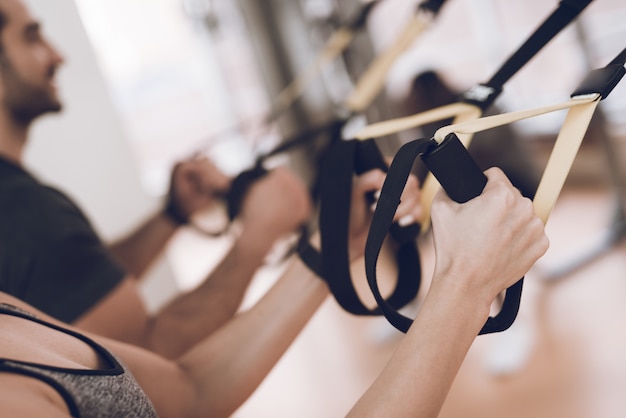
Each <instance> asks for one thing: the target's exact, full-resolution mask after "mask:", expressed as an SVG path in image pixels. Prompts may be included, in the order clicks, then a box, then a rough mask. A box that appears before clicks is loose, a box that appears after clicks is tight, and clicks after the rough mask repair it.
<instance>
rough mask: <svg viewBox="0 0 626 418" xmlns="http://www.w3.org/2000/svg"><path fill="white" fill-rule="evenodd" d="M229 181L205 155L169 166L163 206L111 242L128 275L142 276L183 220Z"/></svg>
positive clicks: (221, 191)
mask: <svg viewBox="0 0 626 418" xmlns="http://www.w3.org/2000/svg"><path fill="white" fill-rule="evenodd" d="M229 185H230V179H229V178H228V177H226V176H225V175H224V174H223V173H222V172H220V171H219V170H218V169H217V167H216V166H215V165H214V164H212V163H211V162H210V161H209V160H207V159H205V158H203V159H194V160H189V161H184V162H181V163H178V164H177V165H176V166H175V167H174V169H173V170H172V175H171V180H170V188H169V192H168V201H167V203H166V209H165V210H163V211H161V212H159V213H156V214H154V215H152V216H151V217H150V218H149V219H148V220H146V221H145V222H144V223H143V224H141V225H140V226H139V227H138V228H137V229H135V230H134V231H133V232H132V233H130V234H128V235H127V236H125V237H123V238H122V239H120V240H119V241H117V242H115V243H113V244H112V245H110V246H109V250H110V251H111V253H112V254H113V256H114V257H115V259H116V260H117V261H118V262H119V263H120V264H121V265H122V266H123V267H124V269H125V270H126V271H127V272H128V273H129V275H130V277H134V278H137V279H140V278H142V277H143V275H144V274H145V273H146V271H147V270H148V268H149V267H150V266H151V265H152V263H154V261H155V260H156V259H157V257H159V256H160V255H161V254H162V252H163V250H164V249H165V246H166V244H167V243H168V241H169V240H170V238H172V236H173V235H174V233H175V232H176V230H177V229H178V227H179V226H180V225H182V222H184V221H185V220H187V219H189V217H190V216H191V215H192V214H193V213H195V212H197V211H199V210H202V209H205V208H208V207H210V206H212V205H213V204H214V203H215V201H216V199H217V198H218V197H219V196H222V195H224V193H225V192H226V190H228V187H229ZM172 208H174V209H172Z"/></svg>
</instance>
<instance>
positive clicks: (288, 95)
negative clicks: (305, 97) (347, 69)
mask: <svg viewBox="0 0 626 418" xmlns="http://www.w3.org/2000/svg"><path fill="white" fill-rule="evenodd" d="M354 35H355V33H354V31H353V30H350V29H348V28H340V29H338V30H337V31H336V32H334V33H333V35H332V36H331V37H330V39H329V40H328V42H327V43H326V46H325V47H324V48H323V49H322V50H321V51H320V53H319V54H318V55H317V57H316V59H315V62H314V63H313V64H312V65H310V66H309V67H308V68H307V69H305V70H304V72H302V73H301V74H300V75H299V76H297V77H296V78H295V79H294V80H293V81H292V82H291V83H289V84H288V85H287V87H285V88H284V89H283V90H282V91H281V92H280V93H278V95H277V96H276V98H275V99H274V104H273V106H272V109H273V112H272V113H273V114H280V113H282V112H283V111H284V110H285V109H287V108H288V107H289V106H291V105H292V104H293V102H294V101H295V100H296V99H297V98H298V97H300V95H302V92H303V91H304V90H305V89H306V87H307V86H308V85H309V84H310V83H311V82H312V81H313V80H314V79H315V78H317V76H318V75H319V73H320V72H321V71H322V69H323V68H324V67H325V66H326V65H327V64H328V63H329V62H331V61H333V60H334V59H335V58H336V57H337V56H338V55H339V54H341V53H342V52H343V51H344V50H345V49H346V48H347V47H348V45H350V43H351V42H352V39H354Z"/></svg>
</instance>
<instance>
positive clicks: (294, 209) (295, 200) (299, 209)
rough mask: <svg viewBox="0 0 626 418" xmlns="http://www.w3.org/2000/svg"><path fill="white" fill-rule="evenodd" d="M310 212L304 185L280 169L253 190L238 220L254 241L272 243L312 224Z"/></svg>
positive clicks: (271, 173) (255, 184)
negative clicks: (309, 222) (307, 223)
mask: <svg viewBox="0 0 626 418" xmlns="http://www.w3.org/2000/svg"><path fill="white" fill-rule="evenodd" d="M311 210H312V203H311V197H310V194H309V190H308V188H307V186H306V185H305V184H304V182H303V181H302V180H301V179H299V178H298V176H297V175H296V174H295V173H293V172H292V171H291V170H289V169H288V168H285V167H277V168H274V169H273V170H271V171H270V172H269V173H268V174H267V175H265V176H264V177H262V178H261V179H260V180H258V181H256V182H255V183H254V184H253V185H252V186H251V187H250V189H249V191H248V193H247V194H246V196H245V198H244V200H243V203H242V208H241V213H240V215H239V220H240V221H241V222H242V224H243V231H244V233H247V234H249V237H253V238H252V239H258V240H262V241H264V242H273V241H275V240H276V239H278V238H281V237H283V236H285V235H287V234H290V233H293V232H296V231H297V230H298V228H300V227H301V226H302V225H304V224H305V223H306V222H307V221H308V220H309V217H310V216H311Z"/></svg>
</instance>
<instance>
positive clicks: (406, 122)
mask: <svg viewBox="0 0 626 418" xmlns="http://www.w3.org/2000/svg"><path fill="white" fill-rule="evenodd" d="M465 114H468V115H469V114H471V115H472V116H473V117H474V118H478V117H480V115H481V112H480V109H478V108H477V107H476V106H473V105H470V104H467V103H452V104H449V105H445V106H440V107H437V108H435V109H430V110H427V111H425V112H421V113H417V114H415V115H411V116H406V117H403V118H397V119H390V120H386V121H383V122H378V123H373V124H371V125H368V126H366V127H364V128H363V129H361V130H360V131H359V132H357V133H356V135H355V138H356V139H360V140H365V139H370V138H380V137H382V136H386V135H391V134H395V133H398V132H402V131H406V130H408V129H411V128H416V127H419V126H422V125H425V124H427V123H431V122H436V121H438V120H444V119H448V118H451V117H458V116H459V115H465ZM455 122H456V120H455Z"/></svg>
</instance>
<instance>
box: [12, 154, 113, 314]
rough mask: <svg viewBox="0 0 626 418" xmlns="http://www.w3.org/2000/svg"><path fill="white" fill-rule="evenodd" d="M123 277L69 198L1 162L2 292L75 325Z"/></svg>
mask: <svg viewBox="0 0 626 418" xmlns="http://www.w3.org/2000/svg"><path fill="white" fill-rule="evenodd" d="M124 276H125V272H124V270H123V269H122V268H121V267H120V266H119V265H118V264H117V263H116V262H115V261H114V260H113V258H112V256H111V255H110V253H109V252H108V250H107V248H106V247H105V245H104V244H103V243H102V241H101V240H100V238H99V237H98V236H97V234H96V232H95V231H94V229H93V227H92V226H91V224H90V223H89V220H88V219H87V218H86V216H85V215H84V214H83V212H82V211H81V210H80V209H79V208H78V207H77V206H76V205H75V204H74V203H73V202H72V201H71V200H70V199H69V198H68V197H67V196H65V195H64V194H63V193H61V192H60V191H58V190H56V189H54V188H52V187H49V186H46V185H43V184H42V183H40V182H39V181H38V180H37V179H35V178H34V177H33V176H32V175H30V174H29V173H27V172H26V171H24V170H23V169H22V168H21V167H19V166H17V165H16V164H14V163H12V162H10V161H7V160H5V159H3V158H0V291H2V292H5V293H8V294H10V295H13V296H15V297H17V298H19V299H21V300H23V301H25V302H27V303H29V304H31V305H33V306H34V307H36V308H37V309H40V310H41V311H43V312H45V313H47V314H49V315H52V316H53V317H55V318H57V319H60V320H62V321H65V322H73V321H74V320H76V319H77V318H78V317H79V316H80V315H81V314H83V313H85V312H86V311H87V310H88V309H89V308H91V307H93V306H94V305H95V304H96V303H97V302H98V301H99V300H101V299H102V298H103V297H104V296H106V295H107V293H109V292H110V291H111V290H112V289H113V288H114V287H115V286H117V285H118V284H119V283H120V282H121V281H122V279H123V278H124Z"/></svg>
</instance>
